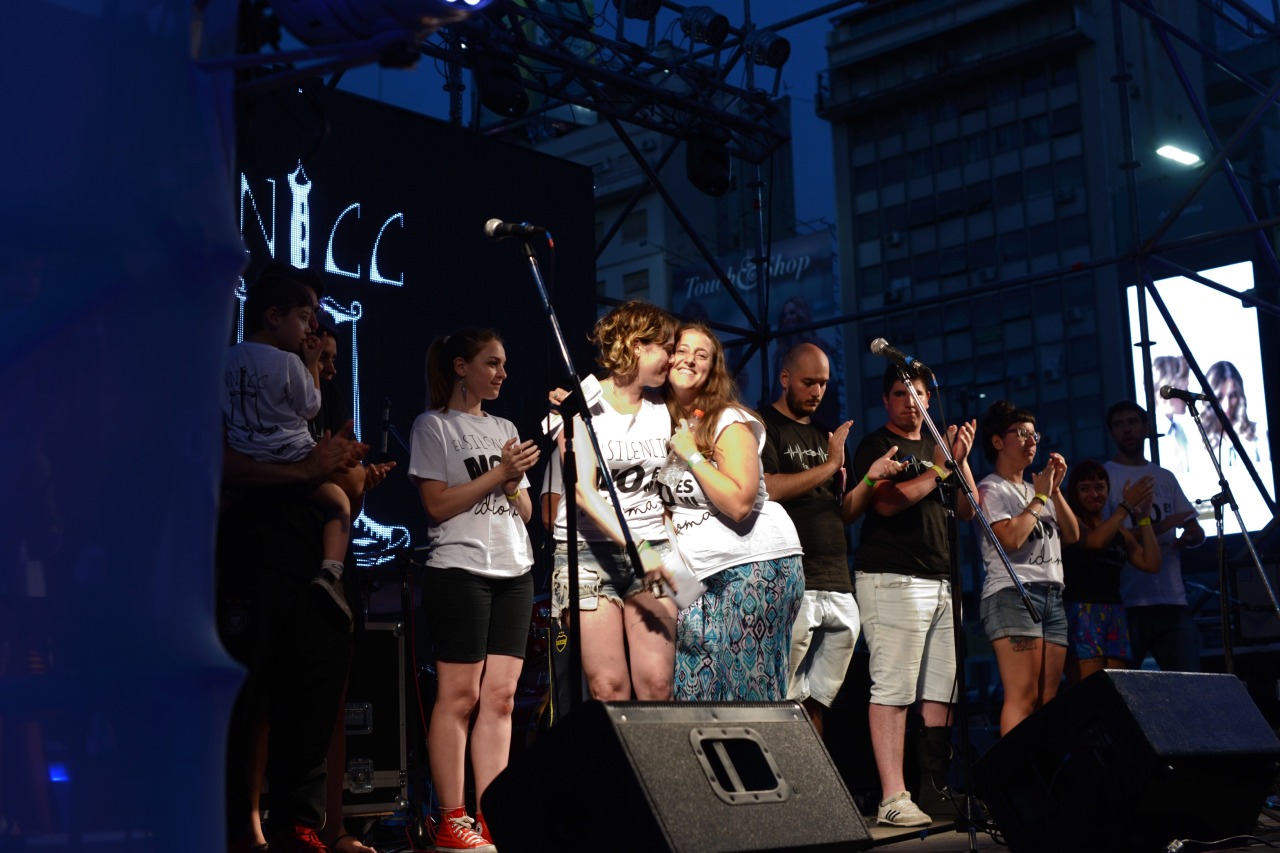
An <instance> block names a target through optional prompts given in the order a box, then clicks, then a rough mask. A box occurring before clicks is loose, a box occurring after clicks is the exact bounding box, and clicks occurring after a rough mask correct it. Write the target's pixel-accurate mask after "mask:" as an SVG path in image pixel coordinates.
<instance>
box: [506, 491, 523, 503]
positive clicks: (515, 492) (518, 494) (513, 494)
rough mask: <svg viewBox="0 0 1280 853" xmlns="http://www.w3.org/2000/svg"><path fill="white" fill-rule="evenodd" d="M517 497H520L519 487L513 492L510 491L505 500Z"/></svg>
mask: <svg viewBox="0 0 1280 853" xmlns="http://www.w3.org/2000/svg"><path fill="white" fill-rule="evenodd" d="M518 497H520V490H519V489H516V490H515V491H514V492H512V493H511V494H509V495H507V500H509V501H513V500H515V499H516V498H518Z"/></svg>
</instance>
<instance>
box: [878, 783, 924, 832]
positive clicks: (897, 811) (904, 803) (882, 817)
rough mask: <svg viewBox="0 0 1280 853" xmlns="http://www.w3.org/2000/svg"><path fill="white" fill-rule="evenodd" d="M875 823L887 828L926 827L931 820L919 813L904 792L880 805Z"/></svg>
mask: <svg viewBox="0 0 1280 853" xmlns="http://www.w3.org/2000/svg"><path fill="white" fill-rule="evenodd" d="M876 823H878V824H885V825H888V826H928V825H929V824H931V823H933V818H931V817H929V816H928V815H927V814H925V813H924V812H922V811H920V807H919V806H917V805H916V804H915V803H913V802H912V801H911V795H910V794H908V793H907V792H906V791H903V792H902V793H901V794H897V795H895V796H892V797H890V798H889V799H887V800H885V801H884V802H883V803H881V804H880V808H879V810H878V811H877V812H876Z"/></svg>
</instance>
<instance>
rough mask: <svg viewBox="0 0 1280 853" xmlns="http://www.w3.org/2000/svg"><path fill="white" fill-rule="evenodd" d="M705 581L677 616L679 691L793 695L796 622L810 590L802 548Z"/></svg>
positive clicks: (774, 698) (741, 696) (694, 696)
mask: <svg viewBox="0 0 1280 853" xmlns="http://www.w3.org/2000/svg"><path fill="white" fill-rule="evenodd" d="M705 583H706V585H707V591H706V592H705V593H703V595H702V597H701V598H699V599H698V600H697V601H695V602H694V603H693V604H691V605H690V606H689V608H688V609H687V610H682V611H681V612H680V617H679V620H678V621H677V623H676V685H675V698H676V699H677V700H680V701H685V702H780V701H782V700H784V699H786V697H787V666H788V662H789V660H790V657H791V626H792V625H793V624H794V623H795V620H796V614H797V613H798V612H799V610H800V599H801V597H802V596H803V595H804V570H803V568H802V563H801V558H800V557H799V555H797V556H793V557H781V558H779V559H777V560H765V561H762V562H758V563H746V564H744V565H741V566H734V567H732V568H729V569H725V570H724V571H722V572H719V573H717V574H715V575H712V576H711V577H709V578H707V579H706V580H705Z"/></svg>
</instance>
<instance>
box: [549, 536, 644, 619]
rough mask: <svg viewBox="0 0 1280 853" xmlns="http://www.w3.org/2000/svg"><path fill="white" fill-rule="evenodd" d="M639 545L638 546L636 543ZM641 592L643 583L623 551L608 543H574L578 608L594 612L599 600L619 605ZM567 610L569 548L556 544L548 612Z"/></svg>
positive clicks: (580, 540)
mask: <svg viewBox="0 0 1280 853" xmlns="http://www.w3.org/2000/svg"><path fill="white" fill-rule="evenodd" d="M637 544H639V543H637ZM643 590H644V581H643V579H642V578H641V576H640V575H637V574H636V573H635V571H633V570H632V568H631V561H630V560H628V559H627V552H626V549H625V548H623V547H622V546H621V545H615V544H614V543H612V542H588V541H586V540H585V539H579V540H578V609H579V610H596V609H598V608H599V607H600V599H601V598H603V599H605V600H607V601H612V602H613V603H615V604H617V605H619V606H621V604H622V602H623V600H624V599H626V598H628V597H630V596H632V595H635V594H636V593H638V592H641V591H643ZM568 608H569V545H568V543H566V542H556V553H555V571H554V573H553V574H552V576H551V612H552V614H554V615H559V614H560V613H563V612H564V611H565V610H567V609H568Z"/></svg>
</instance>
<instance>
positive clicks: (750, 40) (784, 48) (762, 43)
mask: <svg viewBox="0 0 1280 853" xmlns="http://www.w3.org/2000/svg"><path fill="white" fill-rule="evenodd" d="M745 46H746V48H747V53H748V54H749V55H750V56H751V58H752V59H753V60H754V61H755V63H756V64H757V65H766V66H768V67H769V68H781V67H782V66H783V65H785V64H786V62H787V60H788V59H790V58H791V42H789V41H787V40H786V39H785V38H783V37H782V36H780V35H778V34H777V33H775V32H774V31H773V30H756V31H755V32H753V33H751V35H749V36H747V39H746V45H745Z"/></svg>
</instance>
